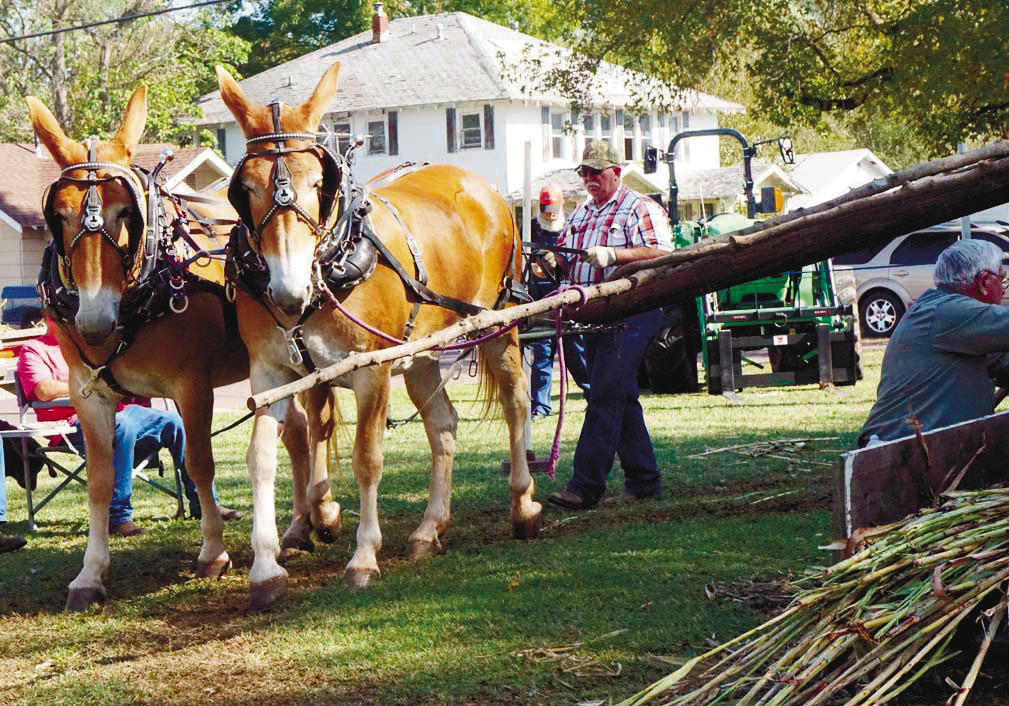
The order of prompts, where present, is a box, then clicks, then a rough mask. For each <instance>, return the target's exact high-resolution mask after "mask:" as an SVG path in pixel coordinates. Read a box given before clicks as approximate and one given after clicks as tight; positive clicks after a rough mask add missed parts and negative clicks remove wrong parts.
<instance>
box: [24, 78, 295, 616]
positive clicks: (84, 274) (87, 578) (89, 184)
mask: <svg viewBox="0 0 1009 706" xmlns="http://www.w3.org/2000/svg"><path fill="white" fill-rule="evenodd" d="M27 102H28V108H29V112H30V114H31V120H32V125H33V126H34V128H35V133H36V135H38V137H39V139H40V140H41V142H42V143H43V144H44V145H45V146H46V148H47V149H48V150H49V153H50V154H51V155H52V156H53V159H54V160H55V161H56V163H57V164H58V165H59V166H60V168H61V170H62V171H61V174H60V177H59V179H58V180H57V181H56V182H55V183H54V184H53V185H52V186H51V187H50V190H49V191H48V195H47V198H46V216H47V220H48V221H49V223H50V229H51V231H52V235H53V239H54V240H53V243H52V244H51V245H50V248H52V249H53V250H52V252H51V253H50V255H51V256H50V258H49V263H50V265H51V267H50V269H49V271H47V270H46V269H45V268H44V270H43V279H46V277H48V278H49V279H50V280H51V281H52V285H53V286H52V287H51V290H52V291H53V292H59V293H60V294H59V296H56V295H54V296H53V298H52V299H50V300H48V301H47V306H48V313H49V314H50V315H52V316H54V317H55V319H56V320H57V327H56V328H57V338H58V340H59V343H60V349H61V351H62V352H63V355H64V357H65V358H66V360H67V363H68V365H69V367H70V380H69V384H70V396H71V400H72V402H73V404H74V407H75V408H76V409H77V413H78V418H79V419H80V423H81V427H82V430H83V432H84V439H85V444H86V446H87V449H88V458H87V464H88V499H89V532H88V545H87V550H86V551H85V554H84V565H83V568H82V569H81V572H80V573H79V574H78V576H77V577H76V578H75V579H74V580H73V582H72V583H71V584H70V592H69V596H68V599H67V608H68V609H71V610H83V609H85V608H87V607H88V606H89V605H91V604H92V603H95V602H97V601H102V600H104V598H105V595H106V591H105V587H104V585H103V584H102V577H103V575H104V574H105V571H106V569H107V568H108V565H109V549H108V542H109V527H108V513H109V502H110V500H111V498H112V487H113V470H112V454H113V449H112V440H113V429H114V417H115V409H116V405H117V403H118V401H119V400H120V399H121V397H122V394H123V392H124V391H129V393H130V394H134V395H141V396H146V397H165V398H170V399H173V400H175V402H176V404H177V405H178V408H179V412H180V414H181V416H182V420H183V423H184V426H185V432H186V468H187V471H188V473H189V475H190V476H191V478H192V479H193V482H194V483H195V484H196V487H197V490H198V492H199V496H200V503H201V505H202V508H203V518H202V521H201V530H202V534H203V545H202V548H201V550H200V554H199V558H198V560H197V569H198V574H199V575H200V576H220V575H221V574H223V573H224V572H225V571H227V569H228V567H229V566H230V564H231V561H230V559H229V557H228V553H227V551H226V550H225V547H224V542H223V536H222V527H223V522H222V518H221V516H220V512H219V509H218V506H217V504H216V503H215V502H214V499H213V497H212V495H211V483H212V482H213V479H214V459H213V454H212V450H211V439H210V428H211V422H212V418H213V402H214V388H215V387H219V386H222V385H228V384H230V383H234V382H238V381H240V380H243V379H245V377H246V376H247V375H248V373H249V357H248V353H247V351H246V348H245V345H244V344H243V342H242V339H241V338H240V336H239V333H238V329H237V326H236V325H235V323H234V313H233V309H232V310H231V311H230V312H229V308H231V307H232V305H231V304H229V303H228V302H227V300H226V297H225V295H224V287H223V285H224V271H223V265H222V264H221V263H220V262H219V261H216V260H210V259H206V260H201V261H196V262H194V263H192V264H191V265H190V266H189V267H188V269H187V270H186V272H185V273H184V280H185V290H184V291H185V303H184V306H183V305H182V304H180V303H179V301H178V300H174V299H173V300H172V303H171V304H170V305H169V307H168V310H165V311H163V312H160V314H161V315H159V316H157V317H155V318H152V319H150V320H147V321H143V322H140V323H136V321H135V319H136V316H137V315H136V312H135V311H134V310H133V309H131V308H130V306H129V304H128V303H129V302H130V301H134V300H136V296H135V295H136V294H137V292H138V289H139V288H141V287H147V286H153V285H152V284H151V282H153V281H154V280H156V279H157V277H158V276H159V275H161V274H164V271H163V270H162V269H160V268H162V267H163V266H164V262H165V261H164V260H163V259H159V258H158V257H154V256H153V255H152V254H151V252H149V251H150V250H151V249H152V244H156V243H157V242H158V241H157V238H158V236H159V233H158V231H157V229H156V228H148V226H149V225H151V224H150V222H149V218H148V213H150V211H149V210H148V206H149V200H150V198H149V194H151V193H153V194H157V192H156V191H154V192H151V191H149V190H148V189H147V185H146V184H145V183H144V177H143V175H142V174H140V173H138V172H137V171H135V170H132V169H131V168H130V165H131V159H132V155H133V151H134V148H135V146H136V145H137V144H138V142H139V140H140V137H141V134H142V133H143V129H144V125H145V123H146V119H147V89H146V87H144V86H140V87H139V88H137V90H136V91H135V92H134V93H133V96H132V97H131V98H130V101H129V104H128V105H127V107H126V110H125V112H124V115H123V121H122V125H121V127H120V128H119V130H118V132H117V133H116V134H115V136H114V137H113V138H112V139H111V140H109V141H108V142H98V141H97V139H94V138H93V139H92V140H89V141H88V142H87V143H86V144H85V143H79V142H75V141H74V140H71V139H70V138H68V137H67V136H66V134H65V133H64V132H63V129H62V128H61V127H60V125H59V124H58V123H57V121H56V119H55V118H54V117H53V115H52V113H51V112H50V111H49V110H48V109H47V108H46V107H45V106H44V105H43V104H42V103H41V102H40V101H38V100H37V99H35V98H31V97H29V98H28V99H27ZM159 198H160V197H159ZM165 198H167V197H165ZM162 205H163V206H165V207H166V208H167V211H165V214H167V215H169V216H170V215H171V214H173V213H175V211H173V210H172V208H173V207H172V205H171V203H170V201H165V202H164V203H163V204H162ZM155 206H157V204H155ZM192 208H193V209H194V210H196V211H198V212H200V213H201V215H203V216H205V217H207V218H219V219H228V218H231V219H234V217H235V214H234V211H233V210H232V209H231V208H230V207H228V206H227V204H226V203H223V204H222V205H219V206H213V205H210V206H208V205H205V204H202V203H193V204H192ZM190 237H192V238H193V240H194V241H196V242H197V243H198V244H199V245H200V247H202V248H204V249H206V250H214V249H218V248H220V247H221V243H220V242H218V240H217V238H216V234H215V233H210V232H199V231H197V230H195V229H194V230H192V231H191V232H190ZM178 247H180V248H181V247H183V246H181V245H179V246H178ZM153 250H154V251H157V247H154V248H153ZM152 258H153V259H152ZM175 272H176V273H177V274H178V271H177V270H176V271H175ZM144 291H145V292H146V291H147V290H144ZM151 291H154V290H151ZM124 302H127V304H124ZM180 309H181V311H180ZM131 316H132V317H133V319H134V323H132V324H131V323H124V321H125V320H127V319H130V317H131ZM125 330H128V332H129V337H130V339H132V340H124V339H125V337H126V335H127V334H126V333H125V332H124V331H125ZM121 344H125V345H124V346H122V347H121ZM291 410H292V411H291V413H290V414H289V415H288V418H287V420H286V421H287V423H286V424H285V428H284V432H285V438H284V441H285V445H287V447H288V449H289V451H290V453H291V456H292V460H293V465H294V466H296V467H300V468H302V469H303V470H302V475H303V476H304V475H306V470H304V464H305V463H307V459H308V448H307V445H308V432H307V421H306V418H305V415H304V413H303V411H302V410H301V409H300V406H297V405H292V406H291ZM299 460H300V466H299ZM302 494H303V493H302Z"/></svg>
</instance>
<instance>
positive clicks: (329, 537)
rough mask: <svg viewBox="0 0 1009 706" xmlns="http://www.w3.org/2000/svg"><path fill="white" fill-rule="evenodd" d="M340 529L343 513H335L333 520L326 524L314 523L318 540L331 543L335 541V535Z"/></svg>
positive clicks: (341, 527)
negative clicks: (334, 519)
mask: <svg viewBox="0 0 1009 706" xmlns="http://www.w3.org/2000/svg"><path fill="white" fill-rule="evenodd" d="M341 529H343V515H342V514H341V513H337V515H336V521H335V522H330V523H329V524H326V525H315V536H316V537H318V538H319V541H320V542H323V543H325V544H332V543H333V542H335V541H336V537H337V535H339V534H340V530H341Z"/></svg>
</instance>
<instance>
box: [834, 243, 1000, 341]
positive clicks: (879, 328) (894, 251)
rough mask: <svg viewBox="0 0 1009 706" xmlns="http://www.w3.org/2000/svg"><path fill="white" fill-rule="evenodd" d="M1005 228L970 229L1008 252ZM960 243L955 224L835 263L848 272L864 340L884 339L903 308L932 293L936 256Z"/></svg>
mask: <svg viewBox="0 0 1009 706" xmlns="http://www.w3.org/2000/svg"><path fill="white" fill-rule="evenodd" d="M1007 235H1009V229H1004V228H1001V227H994V228H991V227H985V228H979V227H977V226H974V227H972V229H971V237H972V238H976V239H978V240H987V241H989V242H992V243H995V244H996V245H998V246H999V248H1001V249H1002V250H1003V251H1004V252H1006V253H1009V238H1007ZM959 238H960V226H959V225H956V226H954V225H951V224H947V225H941V226H935V227H933V228H926V229H924V230H919V231H915V232H913V233H907V234H906V235H900V236H897V237H896V238H894V239H893V240H891V241H890V242H889V243H886V244H885V245H874V246H872V247H869V248H864V249H862V250H856V251H854V252H850V253H845V254H844V255H840V256H838V257H835V258H834V261H833V262H834V269H835V271H840V270H847V269H850V270H853V272H854V275H855V286H856V296H857V299H858V313H859V318H860V323H861V326H862V334H863V335H865V336H875V337H879V336H889V335H890V334H891V333H892V332H893V329H894V328H896V326H897V324H898V322H900V319H901V317H902V316H904V312H905V311H907V309H908V307H909V306H911V304H912V303H913V302H914V301H915V300H916V299H917V298H918V297H920V296H921V295H922V294H923V293H924V292H925V290H926V289H929V288H931V287H932V286H934V285H933V282H932V273H933V271H934V270H935V261H936V259H937V258H938V257H939V253H941V252H942V251H943V250H945V249H946V248H948V247H949V246H950V245H952V244H953V243H955V242H956V241H957V240H958V239H959Z"/></svg>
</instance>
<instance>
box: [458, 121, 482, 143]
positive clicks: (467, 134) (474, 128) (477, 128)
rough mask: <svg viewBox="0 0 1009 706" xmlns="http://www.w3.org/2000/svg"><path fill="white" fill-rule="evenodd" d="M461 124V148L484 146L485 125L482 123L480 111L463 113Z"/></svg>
mask: <svg viewBox="0 0 1009 706" xmlns="http://www.w3.org/2000/svg"><path fill="white" fill-rule="evenodd" d="M459 124H460V130H459V147H460V148H461V149H464V150H469V149H480V148H481V147H483V126H481V125H480V113H463V114H462V116H461V119H460V121H459Z"/></svg>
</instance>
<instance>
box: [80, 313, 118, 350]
mask: <svg viewBox="0 0 1009 706" xmlns="http://www.w3.org/2000/svg"><path fill="white" fill-rule="evenodd" d="M75 323H76V326H77V331H78V333H80V334H81V338H83V339H84V342H85V343H87V344H88V345H89V346H100V345H102V344H103V343H105V342H106V341H107V340H109V336H111V335H112V333H113V332H114V331H115V330H116V320H115V319H112V320H109V321H104V322H95V321H89V322H82V321H81V317H80V316H79V315H78V317H77V319H76V320H75Z"/></svg>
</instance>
